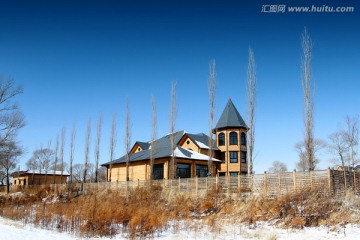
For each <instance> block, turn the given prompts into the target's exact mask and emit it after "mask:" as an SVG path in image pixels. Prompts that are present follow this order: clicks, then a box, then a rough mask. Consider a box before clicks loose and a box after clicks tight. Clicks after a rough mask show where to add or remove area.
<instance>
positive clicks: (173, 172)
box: [169, 82, 177, 179]
mask: <svg viewBox="0 0 360 240" xmlns="http://www.w3.org/2000/svg"><path fill="white" fill-rule="evenodd" d="M176 117H177V106H176V83H175V82H171V95H170V111H169V122H170V147H171V161H170V166H169V179H172V178H175V177H176V156H175V148H176V146H175V122H176Z"/></svg>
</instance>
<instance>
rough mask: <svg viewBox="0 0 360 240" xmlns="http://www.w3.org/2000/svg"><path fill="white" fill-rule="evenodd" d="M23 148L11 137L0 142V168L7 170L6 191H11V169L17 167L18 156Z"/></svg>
mask: <svg viewBox="0 0 360 240" xmlns="http://www.w3.org/2000/svg"><path fill="white" fill-rule="evenodd" d="M22 153H23V150H22V149H21V148H20V147H19V146H18V145H17V144H16V142H14V141H12V140H11V139H7V140H6V141H4V142H3V143H2V144H0V168H1V169H3V170H4V172H5V178H6V186H7V187H6V191H7V193H9V192H10V171H11V170H13V169H15V168H16V164H17V162H18V157H19V156H20V155H22Z"/></svg>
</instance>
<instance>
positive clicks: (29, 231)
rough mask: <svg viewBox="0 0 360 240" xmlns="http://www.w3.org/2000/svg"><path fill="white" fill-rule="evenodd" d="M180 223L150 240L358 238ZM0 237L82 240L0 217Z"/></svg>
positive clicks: (334, 231) (347, 231)
mask: <svg viewBox="0 0 360 240" xmlns="http://www.w3.org/2000/svg"><path fill="white" fill-rule="evenodd" d="M181 225H182V224H177V227H176V228H175V227H171V228H169V230H167V231H164V232H161V233H156V234H155V236H154V238H153V239H199V240H202V239H206V240H208V239H220V240H221V239H224V240H225V239H226V240H227V239H300V240H301V239H304V240H305V239H306V240H308V239H359V236H360V226H357V225H350V224H349V225H347V226H346V227H345V228H344V227H330V228H326V227H319V228H305V229H302V230H292V229H280V228H275V227H272V226H269V225H268V224H266V223H260V224H258V225H257V226H256V227H254V226H253V227H251V228H248V227H247V226H246V227H245V226H234V225H233V226H231V225H227V226H221V229H219V231H218V232H214V231H210V229H209V228H208V227H207V226H205V225H201V224H195V225H194V226H196V227H192V228H190V229H189V228H182V227H181ZM0 238H1V239H2V240H10V239H11V240H13V239H26V240H35V239H36V240H42V239H55V240H56V239H59V240H60V239H61V240H71V239H82V238H79V237H76V236H74V235H70V234H66V233H59V232H57V231H50V230H44V229H39V228H35V227H32V226H31V225H24V224H22V223H21V222H17V221H12V220H8V219H4V218H1V217H0ZM92 239H103V240H106V239H110V238H92ZM113 239H127V238H126V237H124V236H122V235H117V236H116V237H115V238H113Z"/></svg>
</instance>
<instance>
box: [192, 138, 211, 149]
mask: <svg viewBox="0 0 360 240" xmlns="http://www.w3.org/2000/svg"><path fill="white" fill-rule="evenodd" d="M195 142H196V144H197V145H198V146H199V147H200V148H204V149H209V146H207V145H205V144H204V143H202V142H199V141H196V140H195Z"/></svg>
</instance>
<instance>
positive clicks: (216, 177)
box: [215, 174, 219, 192]
mask: <svg viewBox="0 0 360 240" xmlns="http://www.w3.org/2000/svg"><path fill="white" fill-rule="evenodd" d="M218 184H219V174H216V176H215V189H216V192H217V191H218Z"/></svg>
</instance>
